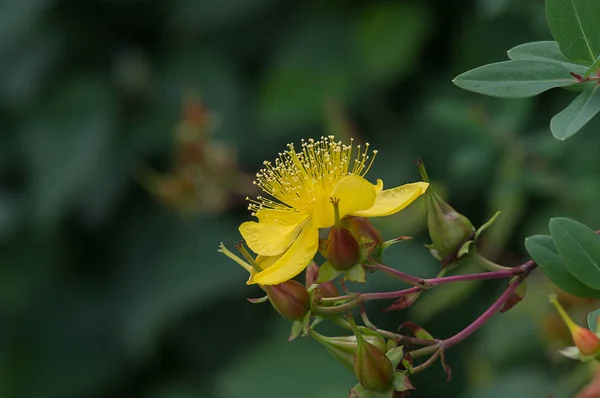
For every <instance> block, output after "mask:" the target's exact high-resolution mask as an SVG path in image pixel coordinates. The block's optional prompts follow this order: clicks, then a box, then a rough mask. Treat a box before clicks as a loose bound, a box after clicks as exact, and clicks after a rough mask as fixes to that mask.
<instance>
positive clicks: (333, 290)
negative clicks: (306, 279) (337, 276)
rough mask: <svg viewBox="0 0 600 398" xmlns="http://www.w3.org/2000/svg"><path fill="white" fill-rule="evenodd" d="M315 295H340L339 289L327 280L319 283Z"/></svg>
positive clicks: (323, 296) (325, 296) (327, 296)
mask: <svg viewBox="0 0 600 398" xmlns="http://www.w3.org/2000/svg"><path fill="white" fill-rule="evenodd" d="M315 295H316V296H317V297H320V298H329V297H338V296H339V295H340V291H339V290H338V288H337V286H336V285H335V283H333V282H331V281H329V282H325V283H321V284H319V287H317V290H316V292H315Z"/></svg>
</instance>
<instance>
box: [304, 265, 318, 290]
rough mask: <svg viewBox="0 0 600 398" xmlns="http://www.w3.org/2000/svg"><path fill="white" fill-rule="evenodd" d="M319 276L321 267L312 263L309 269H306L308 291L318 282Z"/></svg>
mask: <svg viewBox="0 0 600 398" xmlns="http://www.w3.org/2000/svg"><path fill="white" fill-rule="evenodd" d="M318 276H319V266H318V265H317V264H316V263H315V262H314V261H311V262H310V264H309V265H308V267H306V288H307V289H308V288H309V287H310V286H311V285H312V284H313V283H315V282H316V281H317V277H318Z"/></svg>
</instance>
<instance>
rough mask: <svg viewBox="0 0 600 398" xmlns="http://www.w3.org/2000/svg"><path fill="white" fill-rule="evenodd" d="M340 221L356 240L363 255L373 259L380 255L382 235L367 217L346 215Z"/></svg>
mask: <svg viewBox="0 0 600 398" xmlns="http://www.w3.org/2000/svg"><path fill="white" fill-rule="evenodd" d="M342 223H343V224H344V226H345V227H346V228H348V230H349V231H350V232H351V233H352V235H353V236H354V237H355V238H356V239H357V240H358V242H359V244H360V246H361V249H362V255H363V257H367V256H370V257H372V258H373V259H375V260H377V259H379V258H380V257H381V253H382V248H381V245H382V243H383V237H382V236H381V232H379V230H378V229H377V228H375V226H374V225H373V223H372V222H371V221H369V219H368V218H364V217H347V218H344V220H343V221H342Z"/></svg>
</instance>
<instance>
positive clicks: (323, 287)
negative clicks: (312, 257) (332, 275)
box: [306, 261, 340, 298]
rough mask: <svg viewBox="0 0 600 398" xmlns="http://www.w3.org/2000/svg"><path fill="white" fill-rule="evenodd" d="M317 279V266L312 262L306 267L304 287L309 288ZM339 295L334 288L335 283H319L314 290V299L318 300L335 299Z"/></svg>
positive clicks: (335, 287)
mask: <svg viewBox="0 0 600 398" xmlns="http://www.w3.org/2000/svg"><path fill="white" fill-rule="evenodd" d="M318 277H319V266H318V265H317V264H315V262H314V261H312V262H311V263H310V264H309V266H308V267H306V287H307V288H309V287H310V286H311V285H313V284H314V283H315V282H316V281H317V279H318ZM339 295H340V292H339V290H338V288H337V286H335V283H333V282H331V281H329V282H324V283H319V284H318V285H317V288H316V289H315V297H319V298H328V297H337V296H339Z"/></svg>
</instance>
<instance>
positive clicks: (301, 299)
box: [262, 280, 310, 321]
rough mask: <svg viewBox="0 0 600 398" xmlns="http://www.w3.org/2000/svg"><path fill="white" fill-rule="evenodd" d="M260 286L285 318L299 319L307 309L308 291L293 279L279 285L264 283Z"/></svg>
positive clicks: (308, 303)
mask: <svg viewBox="0 0 600 398" xmlns="http://www.w3.org/2000/svg"><path fill="white" fill-rule="evenodd" d="M262 288H263V289H264V290H265V291H266V292H267V295H268V296H269V300H270V301H271V304H272V305H273V307H274V308H275V309H276V310H277V312H279V313H280V314H281V315H282V316H283V317H284V318H286V319H289V320H292V321H299V320H301V319H302V318H304V316H305V315H306V313H307V312H308V310H309V307H310V301H309V296H308V291H307V290H306V288H305V287H304V286H303V285H302V284H301V283H298V282H296V281H295V280H289V281H286V282H283V283H280V284H279V285H265V286H262Z"/></svg>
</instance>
